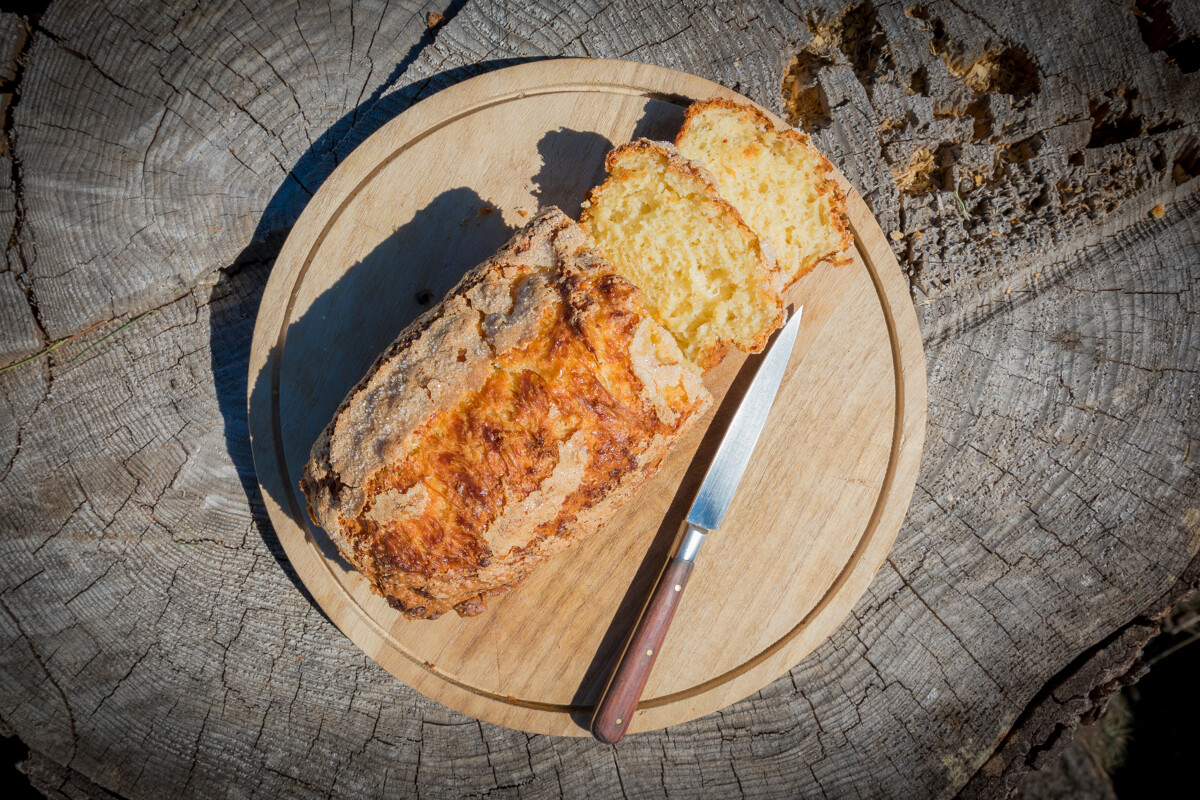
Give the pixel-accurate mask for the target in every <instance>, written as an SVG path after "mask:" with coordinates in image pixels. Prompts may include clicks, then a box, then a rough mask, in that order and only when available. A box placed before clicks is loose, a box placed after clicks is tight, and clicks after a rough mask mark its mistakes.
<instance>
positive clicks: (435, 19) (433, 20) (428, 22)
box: [425, 11, 446, 30]
mask: <svg viewBox="0 0 1200 800" xmlns="http://www.w3.org/2000/svg"><path fill="white" fill-rule="evenodd" d="M445 18H446V17H445V16H444V15H442V14H439V13H438V12H436V11H430V12H429V13H428V14H426V15H425V28H426V29H427V30H433V29H434V28H436V27H437V26H438V25H441V24H442V20H444V19H445Z"/></svg>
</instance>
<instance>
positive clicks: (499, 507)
mask: <svg viewBox="0 0 1200 800" xmlns="http://www.w3.org/2000/svg"><path fill="white" fill-rule="evenodd" d="M711 403H712V397H711V395H709V393H708V391H707V390H706V389H705V388H704V386H703V384H702V383H701V380H700V373H699V372H698V371H697V370H696V369H695V367H693V366H692V365H691V364H689V363H688V362H687V361H686V360H685V359H684V357H683V355H682V353H681V352H680V350H679V348H678V347H677V346H676V344H675V341H674V339H673V338H672V337H671V335H670V334H669V333H667V331H665V330H664V329H663V328H661V327H660V326H659V325H658V324H657V323H655V322H654V320H653V319H652V318H651V317H650V315H649V314H648V313H647V311H646V308H645V307H644V305H643V302H642V298H641V294H640V292H639V291H638V289H637V288H636V287H635V286H634V285H633V284H631V283H630V282H629V281H627V280H626V279H624V278H622V277H620V276H619V275H616V274H614V273H613V271H612V269H611V267H610V266H609V265H608V264H607V263H605V261H604V260H603V259H602V258H601V257H600V255H599V254H598V253H597V251H596V250H595V248H594V247H593V246H592V244H591V243H590V241H589V240H588V238H587V236H586V234H585V233H584V232H583V230H582V229H581V228H580V227H579V226H578V225H577V224H575V223H574V222H572V221H571V220H569V219H568V218H567V217H566V216H565V215H564V214H563V213H562V212H561V211H559V210H558V209H553V208H552V209H549V210H547V211H545V212H543V213H542V214H540V215H539V216H538V217H537V218H535V219H534V220H533V221H532V222H531V223H530V224H529V225H528V226H526V228H525V229H524V230H522V231H521V232H520V233H518V234H517V235H516V236H515V237H514V238H513V239H512V240H511V241H510V242H509V243H508V244H507V245H505V246H504V247H503V248H502V249H501V250H500V251H499V252H498V253H497V254H496V255H495V256H493V257H492V258H491V259H489V260H488V261H486V262H484V263H483V264H481V265H480V266H479V267H477V268H476V269H474V270H473V271H472V272H470V273H468V274H467V275H466V277H464V278H463V280H462V281H461V282H460V283H459V284H458V286H457V287H455V289H453V290H452V291H451V292H450V294H449V295H448V296H447V297H446V299H444V300H443V301H442V302H441V303H440V304H439V305H438V306H436V307H434V308H433V309H431V310H430V311H428V312H426V313H425V314H424V315H422V316H421V317H420V318H419V319H417V320H416V322H414V323H413V324H412V325H411V326H410V327H409V328H408V329H406V330H405V331H404V332H403V333H402V334H401V335H400V336H399V337H398V338H397V339H396V341H395V342H394V343H393V344H392V345H391V346H390V347H389V348H388V349H387V350H386V351H385V352H384V353H382V354H381V355H380V356H379V358H378V359H376V361H375V363H374V365H373V366H372V367H371V369H370V370H369V371H368V373H367V375H366V376H365V377H364V378H363V379H362V380H361V381H360V382H359V383H358V384H357V385H356V386H355V387H354V388H353V389H352V390H351V391H350V393H349V394H348V395H347V396H346V398H345V400H344V401H343V402H342V404H341V406H340V407H339V408H338V410H337V413H336V414H335V415H334V418H333V420H332V421H331V422H330V423H329V425H328V426H327V427H326V428H325V430H324V432H323V433H322V434H321V436H320V438H319V439H318V440H317V442H316V444H315V445H313V448H312V455H311V458H310V460H309V462H308V463H307V464H306V465H305V467H304V474H303V478H302V480H301V482H300V485H301V488H302V490H303V491H304V494H305V496H306V497H307V499H308V508H309V514H310V516H311V517H312V519H313V521H314V522H315V523H317V524H318V525H320V526H322V527H324V529H325V530H326V531H327V532H328V534H329V536H330V538H331V539H332V540H333V542H334V543H335V544H336V545H337V547H338V550H339V551H340V552H341V554H342V556H343V557H344V558H345V559H346V560H347V561H348V562H350V564H352V565H353V566H354V567H355V568H357V569H358V570H359V571H360V572H361V573H362V574H363V575H364V576H366V578H367V579H368V580H369V581H370V583H371V585H372V587H373V588H374V590H375V591H376V592H378V593H380V594H382V595H383V596H384V597H386V598H387V599H388V602H389V603H390V604H391V605H392V606H393V607H394V608H397V609H399V610H400V611H401V612H403V613H404V614H405V615H406V616H408V617H410V618H428V619H432V618H435V617H437V616H439V615H440V614H442V613H445V612H446V611H449V610H451V609H453V610H455V611H456V612H458V613H459V614H460V615H464V616H469V615H472V614H477V613H479V612H480V611H483V610H484V609H485V608H486V604H487V600H488V598H490V597H493V596H495V595H497V594H500V593H502V592H505V591H507V590H509V589H511V588H513V587H515V586H517V585H519V584H520V583H521V582H522V581H523V580H525V578H526V577H527V576H528V575H529V573H530V571H531V570H532V569H533V568H534V567H535V566H536V565H537V564H538V563H539V562H541V561H543V560H544V559H545V558H546V557H547V556H549V555H550V554H552V553H554V552H556V551H559V550H562V549H563V548H565V547H568V546H570V545H571V544H572V543H573V542H574V541H576V540H577V539H580V538H582V537H584V536H586V535H588V534H590V533H591V532H593V531H595V530H597V529H598V528H599V527H600V526H601V525H602V523H603V522H604V521H605V520H606V519H608V518H609V517H611V516H612V513H613V512H614V510H615V509H616V508H618V507H619V506H620V505H621V504H622V503H623V502H624V501H625V500H626V499H627V498H628V497H629V496H630V494H631V493H632V492H633V491H634V490H635V489H636V488H637V487H638V486H639V485H640V484H642V483H643V482H644V481H645V480H646V478H647V477H648V476H650V475H652V474H653V473H654V472H655V471H656V470H657V468H658V466H659V464H660V462H661V461H662V459H663V457H664V456H665V455H666V454H667V452H668V451H669V450H670V449H671V447H672V445H673V444H674V443H675V442H676V441H677V440H678V439H679V438H680V437H681V436H682V435H683V433H684V432H685V431H686V430H687V429H688V427H689V426H690V425H692V423H693V422H694V421H695V420H696V419H698V418H699V417H700V415H701V414H702V412H703V411H704V410H705V409H706V408H707V407H708V406H709V405H710V404H711Z"/></svg>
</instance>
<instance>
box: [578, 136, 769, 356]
mask: <svg viewBox="0 0 1200 800" xmlns="http://www.w3.org/2000/svg"><path fill="white" fill-rule="evenodd" d="M634 153H648V154H651V155H654V156H657V157H659V158H662V159H665V160H666V162H667V165H668V169H670V170H672V171H674V172H677V173H679V174H682V175H687V176H690V177H692V178H694V179H695V180H696V181H697V183H699V184H700V185H701V186H702V187H703V189H704V195H705V197H707V198H708V199H709V200H711V201H712V202H713V203H714V204H716V205H717V206H719V207H720V208H721V209H722V211H723V212H724V213H725V214H727V215H728V217H729V218H730V219H731V220H732V221H733V222H734V223H735V224H736V225H737V227H739V228H741V229H742V230H744V231H745V232H746V233H748V234H749V235H750V236H751V237H752V238H753V240H754V242H755V243H756V246H757V247H758V248H759V249H760V250H761V253H762V258H763V262H764V271H765V279H766V282H767V283H768V284H769V286H770V290H771V294H772V295H774V297H773V298H772V299H773V301H774V303H775V311H776V315H775V322H774V324H772V325H770V326H769V327H764V328H763V330H762V331H761V332H760V334H759V336H758V338H757V339H755V341H754V342H753V343H751V344H749V345H747V346H746V347H745V349H746V351H747V352H750V353H759V352H762V349H763V348H764V347H766V346H767V342H768V341H769V340H770V338H771V334H772V333H774V332H775V331H776V330H777V329H778V328H779V327H780V326H781V325H783V319H784V310H783V305H784V303H783V296H782V292H783V289H784V284H783V273H782V272H781V271H780V269H779V267H778V265H777V263H776V258H775V250H774V248H773V247H772V246H771V243H770V242H768V241H767V240H765V239H763V238H762V237H760V236H759V235H758V233H756V232H755V231H754V230H753V229H752V228H751V227H750V226H749V225H747V224H746V221H745V220H744V219H742V215H741V213H739V212H738V210H737V209H736V208H734V207H733V206H732V205H730V204H729V201H727V200H726V199H725V198H724V197H722V196H721V193H720V191H719V190H718V187H717V182H716V179H715V178H714V177H713V175H712V173H711V172H709V171H708V170H707V169H705V168H704V166H703V165H701V164H698V163H697V162H695V161H692V160H690V159H688V158H686V157H684V155H683V154H682V153H680V152H679V150H678V149H677V148H676V147H675V145H673V144H671V143H670V142H656V141H653V140H651V139H645V138H642V139H635V140H634V141H632V142H629V143H627V144H623V145H621V146H620V147H616V148H613V149H612V150H610V151H609V153H608V155H607V156H605V158H604V169H605V171H607V172H608V174H609V176H610V178H609V179H608V180H606V181H605V182H604V183H602V184H601V185H599V186H595V187H593V188H592V189H591V190H590V191H589V192H588V194H587V199H586V201H585V202H584V203H583V208H582V209H581V210H580V212H579V224H580V225H582V226H583V227H584V229H585V230H590V228H589V220H590V219H591V209H592V207H593V205H594V204H595V203H597V202H599V199H600V196H601V195H602V194H603V192H604V189H605V187H606V186H608V185H609V181H611V180H614V179H615V180H619V179H620V178H621V173H622V170H623V167H622V166H621V160H622V159H623V158H625V157H627V156H629V155H631V154H634ZM731 347H732V343H730V342H728V341H717V342H714V343H713V344H712V345H711V346H709V347H708V348H707V349H706V350H704V351H703V352H701V353H699V354H697V356H696V359H695V361H696V364H697V366H699V367H700V369H701V370H703V371H704V372H708V371H709V370H711V369H712V368H713V367H715V366H716V365H717V364H720V363H721V361H722V360H723V359H724V358H725V356H726V355H727V354H728V353H729V350H730V348H731Z"/></svg>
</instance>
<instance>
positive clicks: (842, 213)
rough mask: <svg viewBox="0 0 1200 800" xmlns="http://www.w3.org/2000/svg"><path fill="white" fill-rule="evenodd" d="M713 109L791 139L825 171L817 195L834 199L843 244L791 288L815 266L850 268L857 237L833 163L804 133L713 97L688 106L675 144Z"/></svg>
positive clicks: (807, 265) (809, 263)
mask: <svg viewBox="0 0 1200 800" xmlns="http://www.w3.org/2000/svg"><path fill="white" fill-rule="evenodd" d="M711 108H722V109H725V110H727V111H733V112H735V113H737V114H739V115H741V116H742V118H743V119H745V120H746V122H748V123H749V124H750V125H752V126H754V127H756V128H758V129H759V130H762V131H765V132H769V133H775V134H776V135H778V136H783V137H785V138H788V139H791V140H792V141H793V142H795V143H796V144H797V145H799V146H800V147H801V148H803V149H805V150H807V151H808V152H809V153H810V154H812V155H813V156H814V157H816V158H817V159H818V162H819V163H820V164H821V166H822V167H823V170H822V171H823V173H824V176H825V180H824V181H823V182H822V184H821V185H820V186H819V187H817V192H818V194H831V195H832V198H833V203H832V205H833V208H834V212H835V213H834V215H833V217H834V224H835V225H836V226H837V232H838V234H839V235H840V237H841V242H840V243H839V245H838V246H837V247H836V248H834V249H833V250H831V251H830V252H828V253H822V254H818V255H815V256H813V257H811V258H809V259H808V260H806V261H805V262H804V263H803V264H801V265H800V267H799V269H798V270H797V271H796V273H795V274H794V275H793V276H792V278H791V280H790V281H788V286H791V285H792V284H794V283H795V282H796V281H798V280H800V279H801V278H803V277H804V276H805V275H807V274H808V273H810V272H812V271H813V269H815V268H816V266H817V265H818V264H820V263H821V262H823V261H824V262H826V263H829V264H832V265H833V266H836V267H840V266H844V265H846V264H849V263H850V262H851V260H852V259H851V258H850V255H849V250H850V247H851V246H853V244H854V235H853V234H852V233H851V232H850V220H849V216H848V215H847V213H846V193H845V192H844V191H843V190H842V187H841V186H839V185H838V183H837V180H836V179H835V178H834V177H833V173H834V169H833V163H832V162H830V160H829V159H828V158H826V157H825V154H824V153H822V152H821V151H820V150H818V149H817V148H816V147H815V146H814V145H813V143H812V139H811V138H809V136H808V134H806V133H802V132H801V131H799V130H797V129H795V128H793V127H790V126H787V125H785V126H784V127H783V128H782V129H780V128H778V127H776V126H775V123H774V122H773V121H772V120H771V118H770V117H768V116H767V115H766V114H764V113H763V112H762V111H761V110H759V109H758V108H756V107H755V106H752V105H750V104H748V103H739V102H736V101H734V100H728V99H726V98H723V97H712V98H709V99H708V100H698V101H697V102H695V103H692V104H691V105H690V106H688V108H687V111H685V112H684V115H683V125H682V126H681V127H680V128H679V133H677V134H676V135H675V142H676V144H678V143H679V142H681V141H683V139H684V137H686V136H687V134H688V129H689V128H690V127H691V124H692V122H693V121H694V120H695V119H696V117H698V116H699V115H700V114H702V113H704V112H705V111H707V110H709V109H711Z"/></svg>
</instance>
